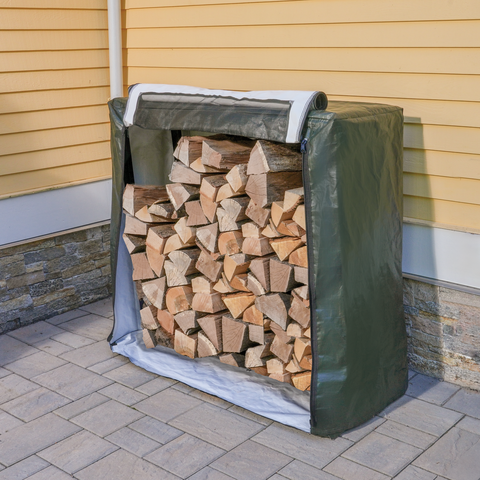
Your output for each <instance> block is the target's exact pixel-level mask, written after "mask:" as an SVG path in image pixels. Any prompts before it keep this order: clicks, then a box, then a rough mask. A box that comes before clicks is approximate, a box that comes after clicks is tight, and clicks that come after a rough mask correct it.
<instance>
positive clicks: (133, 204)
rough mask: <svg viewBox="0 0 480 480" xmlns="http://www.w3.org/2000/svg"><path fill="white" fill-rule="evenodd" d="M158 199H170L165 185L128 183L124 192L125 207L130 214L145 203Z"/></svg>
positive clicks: (133, 213) (148, 203)
mask: <svg viewBox="0 0 480 480" xmlns="http://www.w3.org/2000/svg"><path fill="white" fill-rule="evenodd" d="M157 201H163V202H166V201H168V195H167V192H166V189H165V187H164V186H157V185H132V184H127V185H126V187H125V190H124V192H123V209H124V210H125V211H126V212H128V213H129V214H130V215H135V214H136V213H137V212H138V210H140V209H141V208H142V207H144V206H145V205H151V204H152V203H155V202H157Z"/></svg>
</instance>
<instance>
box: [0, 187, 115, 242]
mask: <svg viewBox="0 0 480 480" xmlns="http://www.w3.org/2000/svg"><path fill="white" fill-rule="evenodd" d="M111 200H112V181H111V180H101V181H98V182H92V183H84V184H81V185H75V186H72V187H65V188H59V189H56V190H48V191H46V192H39V193H32V194H31V195H24V196H21V197H13V198H6V199H4V200H0V225H1V228H0V245H6V244H8V243H13V242H18V241H22V240H27V239H30V238H35V237H41V236H43V235H48V234H51V233H55V232H62V231H64V230H69V229H72V228H77V227H79V226H83V225H89V224H92V223H98V222H102V221H105V220H109V219H110V210H111Z"/></svg>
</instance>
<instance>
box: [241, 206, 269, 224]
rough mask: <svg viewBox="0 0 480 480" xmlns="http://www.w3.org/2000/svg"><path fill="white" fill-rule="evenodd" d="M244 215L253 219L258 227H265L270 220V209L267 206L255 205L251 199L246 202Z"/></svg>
mask: <svg viewBox="0 0 480 480" xmlns="http://www.w3.org/2000/svg"><path fill="white" fill-rule="evenodd" d="M245 215H246V216H247V217H248V218H249V219H250V220H253V221H254V222H255V223H256V224H257V225H258V226H259V227H262V228H264V227H266V226H267V224H268V221H269V220H270V215H271V211H270V209H268V208H262V207H260V206H259V205H257V204H256V203H255V202H254V201H253V200H250V202H249V203H248V206H247V209H246V210H245Z"/></svg>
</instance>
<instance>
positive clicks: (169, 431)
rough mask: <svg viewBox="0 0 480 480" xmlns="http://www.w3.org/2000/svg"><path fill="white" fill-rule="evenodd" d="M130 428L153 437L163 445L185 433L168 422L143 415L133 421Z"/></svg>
mask: <svg viewBox="0 0 480 480" xmlns="http://www.w3.org/2000/svg"><path fill="white" fill-rule="evenodd" d="M128 428H131V429H132V430H135V431H136V432H139V433H142V434H143V435H146V436H147V437H150V438H152V439H153V440H155V441H157V442H158V443H161V444H162V445H164V444H165V443H168V442H171V441H172V440H173V439H175V438H177V437H179V436H180V435H183V433H184V432H182V431H180V430H177V429H176V428H173V427H171V426H170V425H167V424H166V423H163V422H159V421H158V420H155V418H152V417H143V418H141V419H140V420H137V421H136V422H133V423H131V424H130V425H129V426H128Z"/></svg>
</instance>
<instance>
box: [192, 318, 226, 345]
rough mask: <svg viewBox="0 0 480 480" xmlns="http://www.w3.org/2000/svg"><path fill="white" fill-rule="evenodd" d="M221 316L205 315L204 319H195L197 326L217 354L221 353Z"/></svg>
mask: <svg viewBox="0 0 480 480" xmlns="http://www.w3.org/2000/svg"><path fill="white" fill-rule="evenodd" d="M222 316H223V315H206V316H205V317H200V318H198V319H197V321H198V324H199V325H200V327H202V330H203V333H204V334H205V335H206V336H207V337H208V339H209V340H210V341H211V342H212V343H213V345H214V347H215V348H216V349H217V350H218V351H219V352H221V351H223V343H222Z"/></svg>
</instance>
